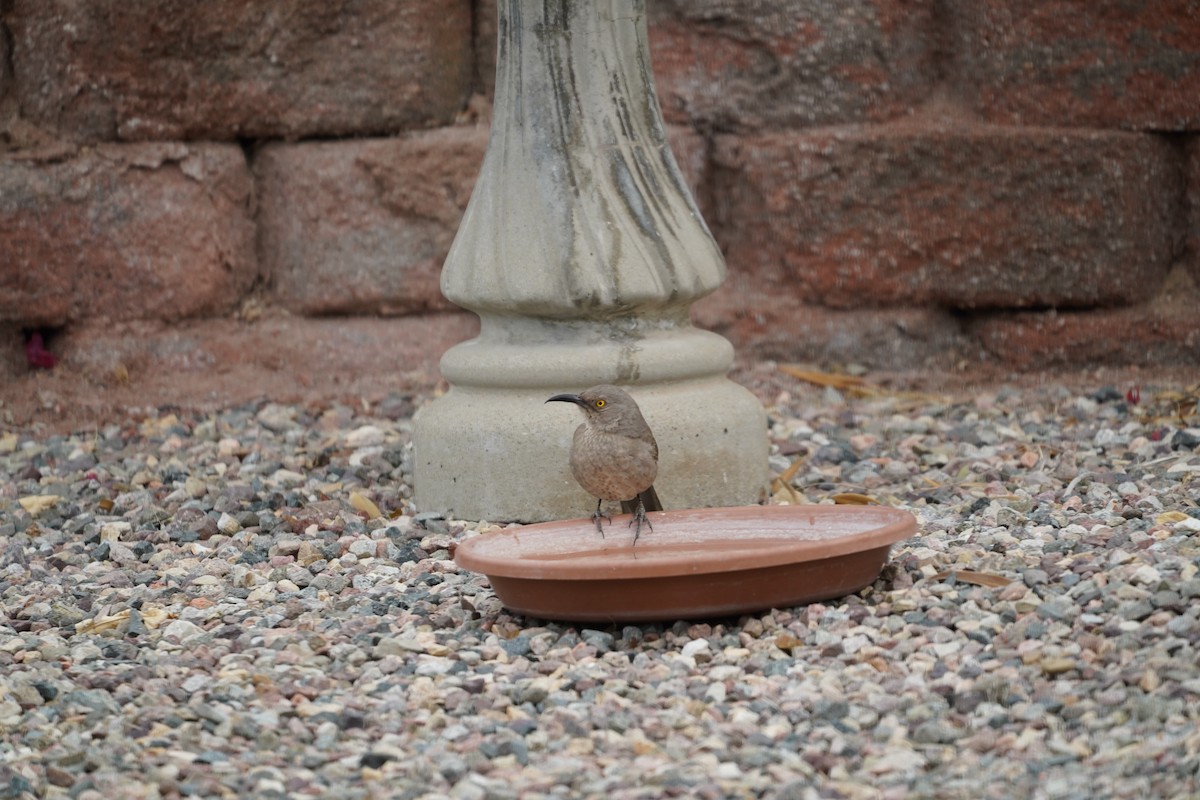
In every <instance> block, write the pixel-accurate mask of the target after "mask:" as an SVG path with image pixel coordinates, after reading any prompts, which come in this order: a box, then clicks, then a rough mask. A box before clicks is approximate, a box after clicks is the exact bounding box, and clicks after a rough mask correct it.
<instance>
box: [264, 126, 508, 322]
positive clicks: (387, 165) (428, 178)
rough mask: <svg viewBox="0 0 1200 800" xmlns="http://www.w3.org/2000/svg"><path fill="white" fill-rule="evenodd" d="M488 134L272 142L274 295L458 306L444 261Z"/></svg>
mask: <svg viewBox="0 0 1200 800" xmlns="http://www.w3.org/2000/svg"><path fill="white" fill-rule="evenodd" d="M486 145H487V131H486V130H485V129H483V128H465V127H464V128H444V129H440V130H437V131H430V132H425V133H419V134H412V135H409V136H405V137H402V138H397V139H359V140H352V141H344V142H315V143H301V144H273V145H269V146H267V147H266V148H264V149H263V150H262V152H261V153H260V154H259V156H258V158H257V160H256V167H255V169H256V172H257V174H258V177H259V180H260V186H261V214H260V216H259V220H260V226H261V235H260V242H261V245H260V246H261V251H260V252H261V257H262V262H263V266H264V269H265V270H266V272H267V274H268V275H269V276H270V278H271V280H272V283H273V286H274V291H275V295H276V297H277V299H278V300H279V301H280V302H281V303H282V304H283V305H284V306H286V307H287V308H289V309H291V310H293V311H297V312H300V313H305V314H355V313H368V314H373V313H388V314H396V313H414V312H417V311H423V310H427V309H440V308H447V307H449V303H448V302H447V301H446V300H445V299H444V298H443V297H442V296H441V292H440V291H439V289H438V281H439V278H440V276H441V268H442V261H443V260H444V259H445V257H446V253H447V252H448V251H449V249H450V244H451V242H452V241H453V240H454V234H455V232H456V231H457V230H458V223H459V220H460V219H461V218H462V213H463V211H464V210H465V209H466V206H467V200H468V199H469V198H470V196H471V189H472V187H473V186H474V183H475V177H476V175H477V174H478V172H479V165H480V164H481V163H482V162H483V153H484V148H485V147H486Z"/></svg>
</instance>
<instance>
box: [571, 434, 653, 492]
mask: <svg viewBox="0 0 1200 800" xmlns="http://www.w3.org/2000/svg"><path fill="white" fill-rule="evenodd" d="M571 472H572V474H574V476H575V480H577V481H579V485H580V486H582V487H583V488H584V489H586V490H587V491H588V493H589V494H592V495H594V496H596V497H599V498H601V499H603V500H632V499H633V498H634V497H636V496H637V495H638V493H640V492H642V491H644V490H645V489H647V488H649V487H650V486H651V485H652V484H653V483H654V479H655V477H657V475H658V447H657V445H656V444H655V442H654V441H653V438H651V440H650V441H646V440H644V439H633V438H630V437H628V436H622V435H620V434H614V433H604V432H601V431H595V430H591V429H589V428H588V426H587V424H583V425H580V426H579V427H578V428H576V429H575V438H574V440H573V442H572V445H571Z"/></svg>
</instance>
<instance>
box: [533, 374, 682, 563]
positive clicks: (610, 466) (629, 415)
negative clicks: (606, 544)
mask: <svg viewBox="0 0 1200 800" xmlns="http://www.w3.org/2000/svg"><path fill="white" fill-rule="evenodd" d="M555 400H557V401H561V402H564V403H574V404H575V405H577V406H579V407H580V408H582V409H583V414H584V420H583V424H582V425H580V426H579V427H578V428H576V429H575V438H574V439H572V440H571V473H572V474H573V475H574V476H575V480H577V481H579V485H580V486H582V487H583V488H584V489H586V490H587V491H588V492H589V493H590V494H592V495H594V496H595V497H596V498H597V500H596V513H594V514H592V519H593V520H595V522H596V530H598V531H600V535H601V536H603V535H604V527H603V526H602V525H601V524H600V520H601V519H609V517H608V516H607V515H605V514H603V513H601V511H600V504H601V503H602V502H604V501H605V500H620V501H621V510H622V511H624V512H625V513H627V514H633V519H631V520H630V521H629V522H630V524H633V523H634V522H636V523H637V528H635V529H634V533H633V543H634V544H637V540H638V535H639V534H641V532H642V523H643V522H644V523H646V524H647V525H650V520H648V519H646V512H647V511H662V503H661V502H659V500H658V493H657V492H655V491H654V486H653V484H654V478H655V477H657V475H658V443H657V442H656V441H654V434H653V433H651V432H650V426H649V425H647V424H646V420H645V418H644V417H642V411H641V409H639V408H638V405H637V403H636V402H634V400H633V398H632V397H630V396H629V394H628V393H626V392H625V390H624V389H618V388H617V387H616V386H607V385H601V386H593V387H592V388H590V389H588V390H586V391H583V392H580V393H579V394H556V395H554V397H551V398H550V399H549V400H547V401H546V402H547V403H549V402H551V401H555ZM650 530H654V526H653V525H650Z"/></svg>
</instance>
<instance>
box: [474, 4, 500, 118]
mask: <svg viewBox="0 0 1200 800" xmlns="http://www.w3.org/2000/svg"><path fill="white" fill-rule="evenodd" d="M474 5H475V72H476V73H477V80H478V81H479V86H478V87H477V88H479V89H480V90H482V91H483V92H484V94H486V95H487V96H488V97H489V98H491V97H495V95H496V92H495V89H496V44H497V43H496V29H497V23H498V19H497V17H496V13H497V12H496V0H476V1H475V4H474Z"/></svg>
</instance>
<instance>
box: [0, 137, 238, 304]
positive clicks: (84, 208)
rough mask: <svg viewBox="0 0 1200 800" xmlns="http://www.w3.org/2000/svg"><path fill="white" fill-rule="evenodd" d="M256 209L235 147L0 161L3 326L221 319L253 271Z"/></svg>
mask: <svg viewBox="0 0 1200 800" xmlns="http://www.w3.org/2000/svg"><path fill="white" fill-rule="evenodd" d="M253 206H254V187H253V181H252V179H251V176H250V172H249V170H248V169H247V168H246V163H245V158H244V156H243V154H242V151H241V149H240V148H238V147H236V146H233V145H213V144H203V145H189V146H185V145H182V144H172V145H165V144H164V145H157V144H137V145H105V146H103V147H101V148H98V149H96V150H93V151H87V152H85V153H84V154H81V155H79V156H77V157H74V158H71V159H69V160H66V161H62V162H55V163H38V162H35V161H25V160H19V159H18V158H16V157H14V156H7V157H0V252H3V253H4V254H5V257H4V259H3V260H0V321H7V322H16V323H20V324H22V325H25V326H58V325H64V324H67V323H69V322H75V321H78V320H81V319H86V318H92V317H99V318H104V319H142V318H150V319H166V320H171V319H179V318H181V317H188V316H195V315H201V314H216V313H222V312H224V311H225V310H227V309H229V308H231V307H233V306H234V305H235V304H236V303H237V302H238V301H239V299H240V296H241V294H242V292H243V291H245V289H246V288H247V287H249V285H250V284H251V283H252V282H253V281H254V279H255V277H256V274H257V263H256V259H255V254H254V223H253V211H254V208H253Z"/></svg>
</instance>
